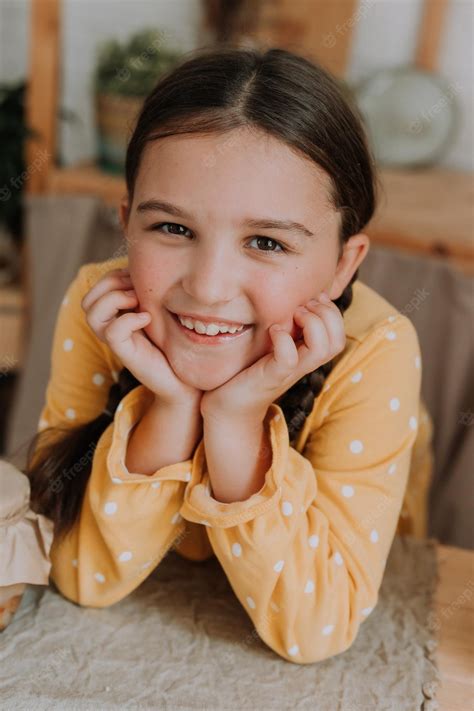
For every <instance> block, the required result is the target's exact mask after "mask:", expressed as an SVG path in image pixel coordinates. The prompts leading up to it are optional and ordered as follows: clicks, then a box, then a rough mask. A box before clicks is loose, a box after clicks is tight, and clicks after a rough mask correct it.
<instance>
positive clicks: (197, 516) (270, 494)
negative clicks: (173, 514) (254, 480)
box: [180, 403, 290, 528]
mask: <svg viewBox="0 0 474 711" xmlns="http://www.w3.org/2000/svg"><path fill="white" fill-rule="evenodd" d="M265 426H268V428H269V429H268V430H267V431H268V432H269V438H270V444H271V448H272V455H271V465H270V468H269V469H268V470H267V472H266V474H265V481H264V484H263V486H262V488H261V489H260V491H257V492H256V493H255V494H252V496H250V497H249V498H248V499H247V500H246V501H233V502H231V503H224V502H222V501H217V500H216V499H214V498H213V497H212V495H211V485H210V479H209V473H208V471H207V466H206V461H205V452H204V441H203V440H202V441H201V442H200V444H199V446H198V447H197V448H196V451H195V454H194V462H193V476H192V479H191V481H190V483H189V484H188V486H187V487H186V489H185V493H184V502H183V505H182V507H181V509H180V514H181V516H182V517H183V518H185V519H187V520H188V521H194V522H195V523H201V524H203V525H204V526H215V527H217V528H230V527H231V526H237V525H239V524H241V523H246V522H247V521H251V520H252V519H254V518H256V517H257V516H260V515H261V514H263V513H265V512H266V511H269V510H271V509H274V508H276V507H277V506H278V503H279V501H280V499H281V485H282V481H283V478H284V476H285V472H286V471H287V463H288V454H289V447H290V444H289V434H288V427H287V424H286V421H285V417H284V415H283V411H282V409H281V407H279V405H276V404H275V403H272V404H271V405H270V407H269V408H268V411H267V414H266V417H265ZM200 473H201V475H202V476H201V477H199V474H200ZM194 475H196V476H194Z"/></svg>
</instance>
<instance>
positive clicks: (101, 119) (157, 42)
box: [94, 30, 181, 173]
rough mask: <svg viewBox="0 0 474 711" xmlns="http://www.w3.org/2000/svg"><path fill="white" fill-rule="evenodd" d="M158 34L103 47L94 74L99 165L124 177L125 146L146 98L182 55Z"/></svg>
mask: <svg viewBox="0 0 474 711" xmlns="http://www.w3.org/2000/svg"><path fill="white" fill-rule="evenodd" d="M165 40H166V35H165V33H164V32H161V31H157V30H143V31H141V32H138V33H136V34H134V35H133V36H132V37H131V38H130V40H129V41H128V43H126V44H121V43H120V42H118V41H117V40H116V39H111V40H108V41H107V42H105V43H104V44H102V45H101V46H100V47H99V51H98V61H97V66H96V70H95V73H94V94H95V111H96V125H97V140H98V151H97V152H98V163H99V166H100V167H101V168H102V170H105V171H108V172H112V173H123V170H124V165H125V153H126V145H127V140H128V137H129V134H130V133H131V130H132V129H133V124H134V122H135V120H136V118H137V115H138V113H139V111H140V109H141V106H142V104H143V101H144V99H145V97H146V96H147V95H148V94H149V93H150V91H151V90H152V89H153V87H154V86H155V85H156V83H157V81H158V79H159V78H160V76H161V75H162V74H164V73H166V72H167V71H169V70H170V69H171V68H172V67H173V66H174V65H175V64H176V63H177V61H178V60H179V58H180V56H181V55H180V54H179V53H178V52H175V51H173V50H171V49H170V48H169V47H167V46H166V43H165Z"/></svg>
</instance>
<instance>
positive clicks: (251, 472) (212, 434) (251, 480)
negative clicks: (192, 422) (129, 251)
mask: <svg viewBox="0 0 474 711" xmlns="http://www.w3.org/2000/svg"><path fill="white" fill-rule="evenodd" d="M204 450H205V454H206V462H207V469H208V473H209V479H210V482H211V487H212V495H213V497H214V498H215V499H216V500H217V501H221V502H223V503H226V504H229V503H232V502H233V501H245V500H246V499H248V498H249V497H250V496H252V494H256V493H257V491H260V489H261V488H262V486H263V485H264V483H265V474H266V472H267V470H268V469H269V468H270V465H271V457H272V450H271V445H270V440H269V433H268V432H267V431H266V427H265V424H264V422H263V421H261V420H260V419H259V420H256V421H255V422H251V421H249V420H248V419H246V420H245V421H240V420H238V419H232V418H225V417H219V418H213V419H211V420H209V419H206V418H204Z"/></svg>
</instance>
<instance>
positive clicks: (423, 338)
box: [359, 245, 474, 548]
mask: <svg viewBox="0 0 474 711" xmlns="http://www.w3.org/2000/svg"><path fill="white" fill-rule="evenodd" d="M359 276H360V278H361V279H362V280H363V281H364V282H365V283H366V284H368V285H369V286H371V287H372V288H373V289H375V290H376V291H378V292H379V293H380V294H381V295H382V296H383V297H385V298H386V299H387V300H388V301H390V303H392V304H393V305H394V306H395V307H396V308H397V309H398V310H399V311H400V312H401V313H403V314H405V315H406V316H408V317H409V318H410V319H411V321H412V323H413V324H414V326H415V328H416V331H417V333H418V338H419V340H420V347H421V352H422V360H423V378H422V385H421V395H422V398H423V400H424V402H425V404H426V407H427V409H428V411H429V413H430V414H431V416H432V418H433V424H434V434H433V448H434V474H433V482H432V485H431V489H430V493H429V496H430V521H429V535H432V536H436V537H437V538H438V539H439V540H440V541H441V542H443V543H449V544H451V545H457V546H461V547H464V548H474V527H473V526H472V516H473V505H472V501H473V499H472V492H473V491H474V466H473V462H474V427H473V424H474V369H473V364H474V329H473V324H474V279H473V278H472V277H468V276H466V275H465V274H462V273H461V272H459V271H458V270H456V269H454V268H453V267H452V266H450V265H449V264H447V263H446V262H443V261H442V260H439V259H436V258H434V257H433V258H430V257H424V256H423V257H422V256H417V255H413V254H409V253H406V252H402V251H396V250H392V249H386V248H382V247H380V246H377V247H374V246H373V245H372V246H371V249H370V250H369V253H368V255H367V257H366V259H365V260H364V262H363V263H362V265H361V267H360V271H359Z"/></svg>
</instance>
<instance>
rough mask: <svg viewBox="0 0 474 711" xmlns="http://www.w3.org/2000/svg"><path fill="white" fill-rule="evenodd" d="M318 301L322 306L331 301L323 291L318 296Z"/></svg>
mask: <svg viewBox="0 0 474 711" xmlns="http://www.w3.org/2000/svg"><path fill="white" fill-rule="evenodd" d="M319 300H320V301H322V302H323V303H324V304H329V302H330V301H331V299H330V298H329V296H328V294H326V292H325V291H322V292H321V293H320V295H319Z"/></svg>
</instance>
